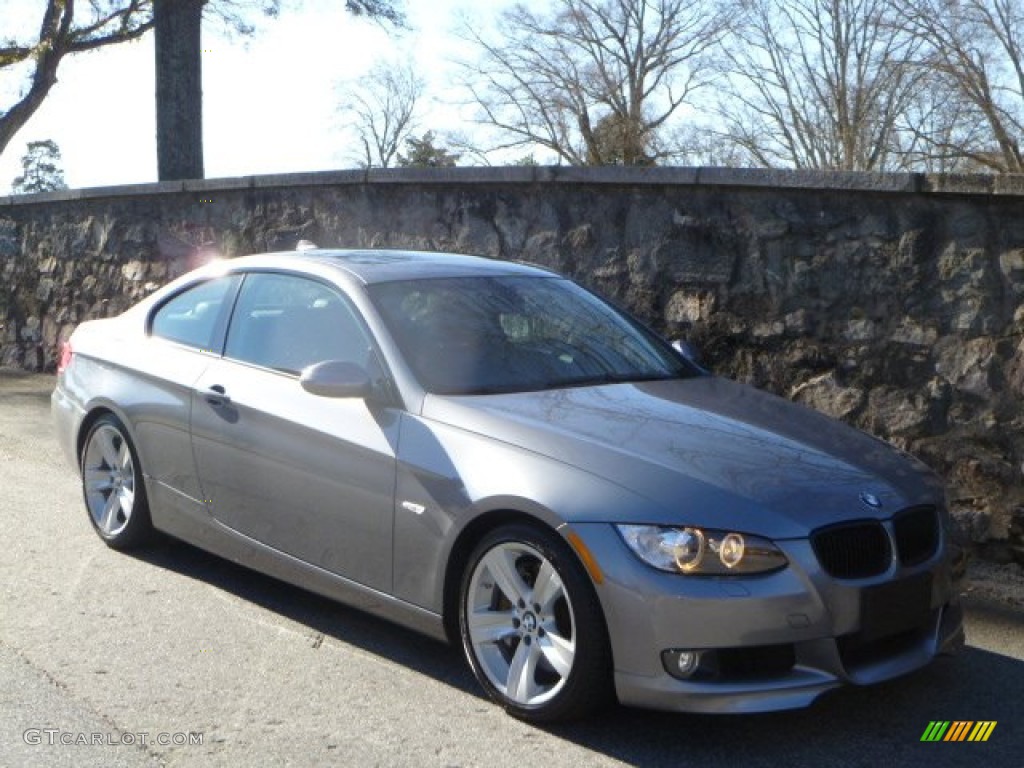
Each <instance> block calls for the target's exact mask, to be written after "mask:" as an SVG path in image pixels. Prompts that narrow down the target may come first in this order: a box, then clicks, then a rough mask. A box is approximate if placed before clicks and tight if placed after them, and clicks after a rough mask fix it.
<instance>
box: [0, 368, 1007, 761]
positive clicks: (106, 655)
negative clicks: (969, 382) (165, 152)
mask: <svg viewBox="0 0 1024 768" xmlns="http://www.w3.org/2000/svg"><path fill="white" fill-rule="evenodd" d="M52 387H53V378H52V377H50V376H39V375H29V374H20V373H16V372H0V515H2V521H3V525H0V768H7V767H10V768H15V767H17V768H21V767H22V766H75V767H76V768H78V767H79V766H87V767H88V766H104V767H106V766H160V765H168V766H192V765H201V766H232V767H233V766H238V765H259V766H323V765H352V766H439V767H449V766H465V767H468V766H486V767H487V768H499V767H501V766H515V768H523V767H524V766H535V765H536V766H544V768H552V767H554V766H573V767H574V768H575V767H577V766H588V767H589V766H620V765H638V766H700V768H711V767H713V766H718V765H728V766H743V768H753V767H754V766H771V767H772V768H775V767H777V766H802V765H808V766H825V765H828V766H864V767H865V768H866V767H868V766H871V767H872V768H874V767H875V766H904V765H906V766H918V765H926V766H929V768H937V767H940V766H961V765H962V766H985V768H1001V767H1002V766H1006V767H1007V768H1010V767H1018V766H1024V612H1021V611H1019V610H1012V609H1009V608H1006V607H1002V606H1000V605H998V604H994V603H981V602H971V603H970V604H969V606H968V626H967V640H968V647H967V648H966V650H965V651H964V652H963V653H962V654H961V655H960V656H958V657H956V658H954V659H941V660H939V661H938V662H937V663H935V664H934V665H932V666H931V667H929V668H928V669H926V670H923V671H921V672H918V673H916V674H914V675H911V676H909V677H907V678H904V679H901V680H897V681H894V682H890V683H887V684H884V685H881V686H877V687H872V688H856V689H854V688H847V689H843V690H840V691H837V692H834V693H831V694H829V695H828V696H826V697H825V698H823V699H822V700H820V701H819V702H818V703H817V704H816V705H814V706H813V707H811V708H809V709H806V710H799V711H795V712H783V713H775V714H768V715H743V716H707V715H674V714H664V713H655V712H645V711H640V710H629V709H625V708H620V707H614V708H611V709H609V710H608V711H606V712H604V713H601V714H600V715H598V716H596V717H594V718H592V719H590V720H587V721H585V722H580V723H575V724H571V725H565V726H559V727H550V728H538V727H534V726H530V725H526V724H524V723H521V722H518V721H516V720H513V719H512V718H510V717H508V716H507V715H505V714H504V713H503V712H502V711H501V710H499V709H497V708H496V707H494V706H493V705H492V704H491V703H489V701H487V700H486V699H485V698H484V697H483V696H482V694H481V693H480V691H479V690H478V688H477V686H476V684H475V682H474V681H473V678H472V676H471V675H470V673H469V671H468V669H467V667H466V666H465V664H464V662H463V660H462V658H461V657H460V655H459V654H458V653H457V652H456V651H455V650H454V649H452V648H449V647H447V646H445V645H442V644H440V643H436V642H434V641H432V640H429V639H425V638H423V637H421V636H419V635H416V634H414V633H412V632H409V631H407V630H404V629H401V628H398V627H395V626H393V625H390V624H387V623H385V622H383V621H380V620H377V619H375V618H373V617H371V616H368V615H366V614H363V613H361V612H359V611H356V610H353V609H349V608H346V607H344V606H341V605H338V604H335V603H332V602H330V601H328V600H325V599H322V598H319V597H317V596H314V595H311V594H309V593H306V592H303V591H302V590H299V589H296V588H293V587H290V586H287V585H285V584H282V583H280V582H276V581H274V580H272V579H269V578H266V577H264V576H260V575H258V574H255V573H253V572H251V571H248V570H246V569H243V568H240V567H238V566H236V565H233V564H231V563H229V562H226V561H222V560H219V559H217V558H215V557H213V556H210V555H208V554H206V553H204V552H202V551H200V550H197V549H195V548H193V547H190V546H187V545H185V544H181V543H176V542H172V541H165V542H163V543H161V544H159V545H157V546H155V547H153V548H151V549H148V550H146V551H144V552H142V553H139V554H135V555H125V554H120V553H117V552H114V551H112V550H110V549H108V548H107V547H105V546H104V545H103V544H102V543H101V542H100V541H99V539H98V538H97V537H96V536H95V535H94V534H93V532H92V530H91V528H90V526H89V523H88V521H87V519H86V513H85V509H84V506H83V504H82V500H81V494H80V491H79V487H78V483H77V476H76V474H75V473H74V471H73V470H72V469H71V468H70V467H69V466H67V465H66V464H65V462H64V459H63V456H62V455H61V454H60V452H59V450H58V448H57V445H56V443H55V440H54V437H53V433H52V428H51V425H50V417H49V394H50V391H51V390H52ZM936 720H941V721H958V720H959V721H967V720H969V721H983V720H988V721H996V726H995V728H994V730H993V731H992V733H991V735H990V737H989V740H988V741H987V742H984V743H972V742H958V743H954V742H938V743H930V742H922V741H921V737H922V735H923V733H924V732H925V730H926V728H927V727H928V725H929V723H930V722H931V721H936Z"/></svg>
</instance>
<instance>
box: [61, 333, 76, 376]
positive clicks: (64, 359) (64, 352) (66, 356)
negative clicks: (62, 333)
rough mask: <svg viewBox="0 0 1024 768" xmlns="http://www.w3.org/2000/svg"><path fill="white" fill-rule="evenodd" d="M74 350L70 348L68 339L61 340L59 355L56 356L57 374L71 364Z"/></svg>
mask: <svg viewBox="0 0 1024 768" xmlns="http://www.w3.org/2000/svg"><path fill="white" fill-rule="evenodd" d="M74 354H75V353H74V350H72V349H71V342H70V341H62V342H61V343H60V357H59V358H57V374H58V375H60V374H62V373H64V371H65V370H67V367H68V366H69V365H71V358H72V357H73V356H74Z"/></svg>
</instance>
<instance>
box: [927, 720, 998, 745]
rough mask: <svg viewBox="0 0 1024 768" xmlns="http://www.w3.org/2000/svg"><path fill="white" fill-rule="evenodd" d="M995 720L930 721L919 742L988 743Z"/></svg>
mask: <svg viewBox="0 0 1024 768" xmlns="http://www.w3.org/2000/svg"><path fill="white" fill-rule="evenodd" d="M997 722H998V721H997V720H979V721H977V722H975V721H974V720H954V721H952V722H950V721H949V720H932V721H931V722H930V723H928V727H927V728H925V729H924V733H923V734H921V741H988V737H989V736H991V735H992V731H994V730H995V728H996V723H997Z"/></svg>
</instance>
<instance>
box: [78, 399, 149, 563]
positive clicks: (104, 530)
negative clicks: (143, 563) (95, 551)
mask: <svg viewBox="0 0 1024 768" xmlns="http://www.w3.org/2000/svg"><path fill="white" fill-rule="evenodd" d="M82 492H83V495H84V496H85V506H86V509H88V511H89V521H90V522H91V523H92V525H93V528H94V529H95V530H96V533H98V534H99V536H100V538H102V539H103V540H104V541H105V542H106V543H107V544H108V545H109V546H111V547H113V548H114V549H128V548H130V547H134V546H137V545H139V544H143V543H145V542H146V541H147V540H149V538H150V537H151V536H152V533H153V526H152V524H151V522H150V518H149V505H148V504H147V501H146V489H145V486H144V485H143V484H142V468H141V467H140V466H139V459H138V455H137V454H136V452H135V448H134V447H133V446H132V444H131V441H130V440H129V439H128V435H127V430H126V429H125V427H124V425H123V424H122V423H121V422H120V421H119V420H118V419H117V418H116V417H115V416H113V414H105V415H103V416H101V417H100V418H99V419H97V420H96V422H95V423H94V424H93V425H92V427H91V428H90V430H89V434H88V435H87V436H86V438H85V447H84V449H83V451H82Z"/></svg>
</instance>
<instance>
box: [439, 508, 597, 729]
mask: <svg viewBox="0 0 1024 768" xmlns="http://www.w3.org/2000/svg"><path fill="white" fill-rule="evenodd" d="M459 605H460V611H459V625H460V630H461V636H462V645H463V650H464V651H465V654H466V657H467V659H468V660H469V663H470V666H471V667H472V668H473V672H474V674H475V675H476V677H477V680H479V682H480V684H481V685H482V686H483V688H484V689H485V690H486V691H487V693H488V695H489V696H490V697H491V698H492V699H494V700H495V701H497V702H498V703H499V704H501V705H502V706H503V707H504V708H505V709H506V710H507V711H508V712H509V713H510V714H512V715H514V716H516V717H519V718H522V719H524V720H531V721H535V722H550V721H555V720H567V719H573V718H576V717H580V716H582V715H584V714H586V713H588V712H589V711H591V710H593V709H595V708H597V707H598V706H600V705H601V704H603V703H604V702H605V701H606V700H607V698H608V693H609V692H610V689H611V682H610V681H611V676H610V666H611V665H610V653H609V650H608V640H607V632H606V630H605V625H604V618H603V616H602V614H601V609H600V605H599V604H598V601H597V596H596V595H595V594H594V589H593V586H592V585H591V583H590V581H589V579H588V578H587V576H586V573H585V572H584V571H583V569H582V567H581V566H580V564H579V562H578V561H577V559H576V558H575V556H574V555H573V553H572V551H571V550H570V549H569V548H568V547H567V546H566V544H565V543H564V542H563V541H562V540H561V538H560V537H559V536H558V535H557V534H555V533H553V532H550V531H547V530H544V529H541V528H534V527H532V526H526V525H518V524H517V525H509V526H504V527H501V528H498V529H496V530H494V531H492V532H491V533H489V534H488V535H487V536H485V537H484V539H483V540H482V541H481V542H480V544H479V545H478V546H477V548H476V550H475V551H474V552H473V555H472V556H471V557H470V560H469V567H468V568H467V569H466V572H465V574H464V577H463V580H462V593H461V596H460V601H459Z"/></svg>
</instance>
